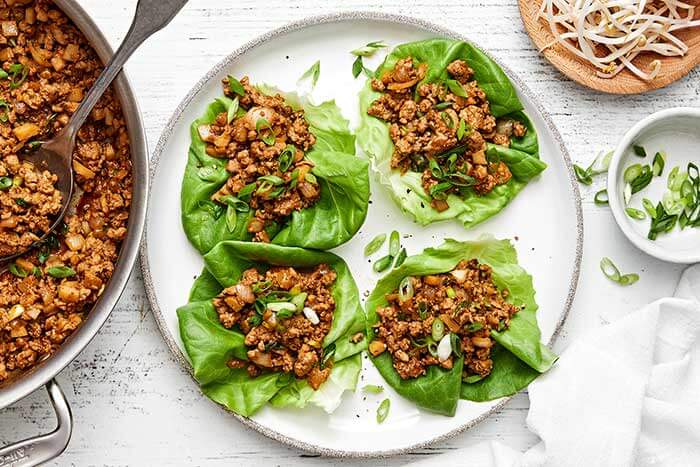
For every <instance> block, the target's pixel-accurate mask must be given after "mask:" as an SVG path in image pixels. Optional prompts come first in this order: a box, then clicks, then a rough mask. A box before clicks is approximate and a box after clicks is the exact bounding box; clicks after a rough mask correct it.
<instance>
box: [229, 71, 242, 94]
mask: <svg viewBox="0 0 700 467" xmlns="http://www.w3.org/2000/svg"><path fill="white" fill-rule="evenodd" d="M228 88H229V89H230V90H231V92H232V93H234V94H238V95H239V96H241V97H243V96H245V88H244V87H243V85H242V84H241V82H240V81H238V80H237V79H236V78H234V77H233V76H231V75H228Z"/></svg>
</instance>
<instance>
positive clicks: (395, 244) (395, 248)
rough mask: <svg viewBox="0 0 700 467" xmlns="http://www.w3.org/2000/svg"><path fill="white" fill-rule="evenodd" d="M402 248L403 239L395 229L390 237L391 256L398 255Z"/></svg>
mask: <svg viewBox="0 0 700 467" xmlns="http://www.w3.org/2000/svg"><path fill="white" fill-rule="evenodd" d="M400 249H401V240H400V238H399V233H398V232H397V231H396V230H394V231H392V232H391V236H390V237H389V254H390V255H391V256H396V255H398V254H399V250H400Z"/></svg>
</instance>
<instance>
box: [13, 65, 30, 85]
mask: <svg viewBox="0 0 700 467" xmlns="http://www.w3.org/2000/svg"><path fill="white" fill-rule="evenodd" d="M10 74H11V77H10V89H16V88H18V87H20V86H21V85H22V83H24V80H25V79H27V75H28V74H29V68H27V67H26V66H24V65H22V64H21V63H15V64H14V65H10Z"/></svg>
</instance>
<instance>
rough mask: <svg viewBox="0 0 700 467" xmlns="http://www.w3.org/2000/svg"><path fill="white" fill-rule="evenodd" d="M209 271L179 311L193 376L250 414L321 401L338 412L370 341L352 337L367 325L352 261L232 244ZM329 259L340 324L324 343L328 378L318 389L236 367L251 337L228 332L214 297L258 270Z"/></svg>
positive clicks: (221, 247) (210, 260) (212, 394)
mask: <svg viewBox="0 0 700 467" xmlns="http://www.w3.org/2000/svg"><path fill="white" fill-rule="evenodd" d="M204 261H205V269H204V271H203V272H202V274H201V275H200V276H199V277H198V278H197V280H196V281H195V283H194V286H193V287H192V290H191V291H190V300H192V301H191V302H190V303H188V304H187V305H185V306H182V307H180V308H179V309H178V310H177V315H178V320H179V327H180V337H181V338H182V342H183V344H184V346H185V351H186V353H187V356H188V358H189V360H190V362H191V363H192V368H193V372H194V377H195V379H196V380H197V382H199V384H200V385H201V388H202V392H203V393H204V394H205V395H207V396H208V397H209V398H211V399H212V400H214V401H216V402H218V403H220V404H222V405H224V406H226V407H227V408H228V409H230V410H232V411H234V412H236V413H238V414H240V415H243V416H250V415H252V414H254V413H255V412H256V411H257V410H259V409H260V408H261V407H263V406H264V405H265V404H267V403H268V402H271V403H272V405H274V406H276V407H297V408H302V407H305V406H306V405H308V404H311V405H316V406H319V407H321V408H323V409H324V410H326V411H328V412H331V411H333V410H334V409H335V408H336V407H337V406H338V404H340V401H341V398H342V395H343V393H344V392H345V391H346V390H354V389H355V386H356V384H357V379H358V377H359V373H360V369H361V366H362V365H361V361H360V355H359V354H360V352H362V351H363V350H364V349H365V348H366V346H367V340H366V339H362V340H361V341H360V342H358V343H353V342H352V341H351V339H350V338H351V337H352V336H354V335H355V334H357V333H358V332H360V333H363V332H364V331H365V329H366V322H365V315H364V312H363V310H362V307H361V305H360V297H359V292H358V290H357V285H356V284H355V281H354V280H353V278H352V275H351V274H350V270H349V268H348V267H347V265H346V264H345V262H344V261H343V260H342V259H341V258H339V257H338V256H336V255H334V254H332V253H328V252H323V251H315V250H306V249H303V248H297V247H284V246H279V245H273V244H264V243H252V242H241V241H226V242H221V243H219V244H218V245H217V246H216V247H214V248H213V249H212V250H211V251H210V252H209V253H208V254H206V255H205V256H204ZM321 263H325V264H328V265H329V266H330V267H331V268H333V270H334V271H335V272H336V274H337V278H336V281H335V283H334V284H333V288H332V294H333V298H334V300H335V303H336V309H335V313H334V315H333V324H332V326H331V329H330V331H329V333H328V334H327V335H326V337H325V339H324V341H323V346H324V348H328V347H329V346H334V347H335V353H334V356H333V367H332V370H331V375H330V377H329V378H328V380H327V381H326V382H325V383H324V384H323V385H322V386H321V387H320V388H319V389H318V390H317V391H314V390H313V389H312V388H311V387H309V386H308V384H307V383H306V381H305V380H297V379H295V378H294V377H293V376H292V375H289V374H282V373H269V374H263V375H261V376H258V377H256V378H251V377H250V376H249V375H248V373H247V371H246V370H245V369H231V368H229V367H228V365H227V362H228V361H229V360H230V359H231V358H238V359H242V360H246V359H247V348H246V347H245V343H244V335H243V334H242V333H241V332H240V331H239V330H238V329H236V328H233V329H226V328H224V327H223V326H222V325H221V323H220V322H219V318H218V315H217V313H216V310H215V309H214V306H213V305H212V303H211V299H212V298H213V297H215V296H216V295H218V293H219V292H220V291H221V290H222V289H224V288H225V287H228V286H230V285H233V284H236V283H237V282H238V281H239V280H240V278H241V276H242V274H243V272H244V271H245V270H246V269H249V268H251V267H256V268H258V269H259V270H266V269H268V268H269V267H270V266H273V265H277V266H294V267H299V268H307V267H313V266H315V265H317V264H321Z"/></svg>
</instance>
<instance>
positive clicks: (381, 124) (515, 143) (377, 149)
mask: <svg viewBox="0 0 700 467" xmlns="http://www.w3.org/2000/svg"><path fill="white" fill-rule="evenodd" d="M406 57H413V63H414V66H418V65H419V64H426V65H427V70H426V72H425V75H424V77H423V79H422V81H420V82H419V83H418V85H420V84H423V83H438V84H444V85H446V86H448V87H449V84H450V83H448V82H450V81H451V82H452V84H454V82H455V81H454V80H453V79H451V78H452V76H451V75H450V74H448V71H447V66H448V65H449V64H450V63H452V62H453V61H455V60H457V59H460V60H464V61H465V62H466V63H467V65H468V66H469V67H471V69H472V70H473V79H474V80H475V81H476V82H477V83H478V85H479V86H480V87H481V89H482V90H483V91H484V93H485V94H486V98H487V100H488V102H489V104H490V112H491V114H492V115H493V117H495V118H498V119H506V120H510V121H516V122H519V123H520V124H522V125H523V126H524V127H525V128H527V132H526V134H525V135H524V136H522V137H516V136H513V137H511V138H510V141H511V144H510V147H506V146H501V145H498V144H493V143H492V142H488V143H487V149H486V155H487V156H488V158H489V161H491V160H497V161H502V162H504V163H505V164H506V165H507V167H508V169H509V170H510V172H511V175H512V176H511V178H510V180H509V181H508V182H507V183H504V184H499V185H498V186H496V187H495V188H493V190H491V191H489V192H488V193H486V194H477V193H476V192H475V191H474V190H470V189H465V190H460V193H453V192H451V193H449V195H447V196H446V197H445V199H444V201H445V202H446V204H447V205H448V206H449V207H447V206H445V207H443V208H442V209H443V210H441V211H440V210H438V209H436V208H434V207H433V206H431V201H433V199H434V198H433V196H431V194H429V193H427V192H426V189H425V188H424V186H423V184H422V183H421V172H420V171H413V170H412V169H408V170H407V171H405V172H403V173H402V170H399V169H395V168H392V155H393V153H394V149H395V147H394V143H393V142H392V138H391V137H390V133H389V124H388V123H387V122H386V121H384V120H380V119H379V118H375V117H373V116H370V115H368V113H367V111H368V109H370V107H371V105H372V103H373V102H374V101H375V100H376V99H377V98H379V97H380V96H381V95H382V93H380V92H377V91H375V90H373V88H372V85H371V81H372V80H371V79H368V80H367V83H366V84H365V86H364V88H363V89H362V90H361V92H360V95H359V100H360V125H359V127H358V129H357V139H358V143H359V145H360V147H361V148H362V150H363V151H364V153H365V154H366V155H367V156H368V157H369V159H370V161H371V163H372V168H373V170H374V171H375V172H376V173H377V174H378V179H379V182H380V183H381V184H382V185H383V186H384V187H386V189H387V190H388V191H389V193H390V194H391V196H392V198H393V199H394V201H395V202H396V203H397V204H398V206H399V207H400V208H401V209H402V211H404V212H405V213H407V214H408V215H410V216H411V217H413V218H414V219H415V221H416V222H418V223H420V224H422V225H427V224H430V223H433V222H437V221H443V220H448V219H457V220H458V221H459V222H460V223H462V224H463V225H464V227H465V228H470V227H473V226H475V225H476V224H479V223H480V222H483V221H485V220H486V219H488V218H490V217H492V216H494V215H496V214H498V213H499V212H500V211H501V210H502V209H504V208H505V207H506V206H507V205H508V203H509V202H510V201H511V200H512V199H513V198H515V196H516V195H517V194H518V193H520V191H522V190H523V188H525V186H526V185H527V184H528V183H529V182H530V181H531V180H533V179H534V178H535V177H537V176H538V175H539V174H540V173H541V172H542V171H543V170H544V169H545V168H546V164H545V163H544V162H542V161H541V160H540V159H539V154H538V151H539V147H538V142H537V134H536V132H535V128H534V126H533V124H532V122H531V121H530V119H529V118H528V117H527V115H526V114H525V113H524V112H523V104H522V102H520V99H519V98H518V95H517V92H516V90H515V88H514V87H513V84H512V83H511V82H510V80H509V79H508V77H507V76H506V74H505V73H504V72H503V70H502V69H501V68H500V67H499V66H498V65H497V64H496V63H495V62H494V61H493V60H491V59H490V58H489V57H487V56H486V55H485V54H484V53H483V52H481V51H480V50H479V49H477V48H476V47H474V46H473V45H471V44H468V43H466V42H462V41H456V40H452V39H429V40H423V41H418V42H411V43H407V44H403V45H399V46H397V47H396V48H395V49H394V50H393V51H392V52H391V53H390V54H389V55H388V56H387V57H386V59H385V60H384V62H383V63H382V65H380V66H379V68H378V69H377V71H376V72H375V76H376V77H377V78H380V77H381V76H383V75H384V73H386V72H388V71H390V70H392V69H393V68H394V66H395V65H396V64H397V62H398V61H399V60H401V59H404V58H406ZM450 89H451V88H450ZM460 125H461V123H460ZM467 131H468V130H467Z"/></svg>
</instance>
